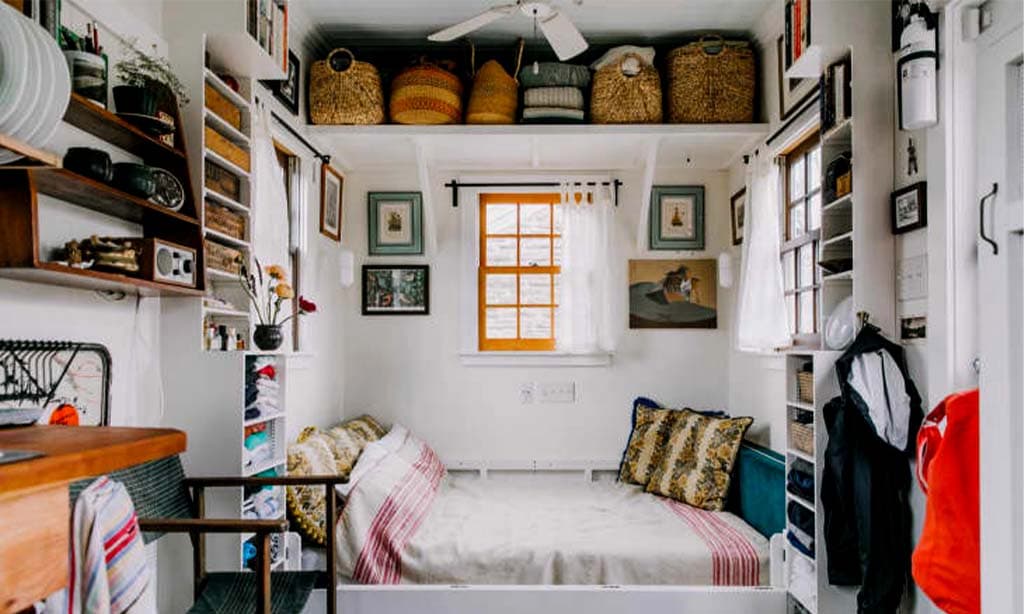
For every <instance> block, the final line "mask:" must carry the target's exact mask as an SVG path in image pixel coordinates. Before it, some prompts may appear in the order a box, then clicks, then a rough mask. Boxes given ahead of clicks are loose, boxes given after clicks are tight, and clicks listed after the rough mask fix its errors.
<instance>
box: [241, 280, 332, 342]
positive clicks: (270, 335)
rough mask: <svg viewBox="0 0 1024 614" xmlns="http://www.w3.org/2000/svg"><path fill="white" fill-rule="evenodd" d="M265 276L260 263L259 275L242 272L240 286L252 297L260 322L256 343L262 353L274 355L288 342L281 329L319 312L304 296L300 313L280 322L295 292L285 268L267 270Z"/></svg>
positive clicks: (300, 303) (255, 337)
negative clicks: (286, 303) (290, 321)
mask: <svg viewBox="0 0 1024 614" xmlns="http://www.w3.org/2000/svg"><path fill="white" fill-rule="evenodd" d="M263 273H264V272H263V267H262V266H260V261H259V260H256V273H255V274H252V273H249V271H248V269H247V267H245V266H244V265H243V266H242V268H241V269H240V272H239V283H240V284H241V285H242V289H243V290H245V293H246V295H247V296H248V297H249V301H250V302H251V303H252V306H253V308H254V309H255V310H256V318H257V319H258V320H259V324H257V325H256V330H255V332H254V333H253V336H252V340H253V343H255V344H256V347H258V348H259V349H261V350H265V351H272V350H276V349H277V348H279V347H281V343H282V342H283V341H284V335H283V334H282V333H281V326H282V325H283V324H284V323H285V322H287V321H288V320H291V319H292V318H294V317H296V316H303V315H306V314H307V313H313V312H315V311H316V303H314V302H313V301H310V300H307V299H306V298H305V297H302V296H300V297H299V298H298V309H297V310H295V311H294V312H293V313H292V314H291V315H289V316H288V317H286V318H284V319H282V320H278V318H280V316H281V313H282V311H281V307H282V306H283V305H284V304H285V301H290V300H292V299H294V298H295V290H294V289H293V288H292V287H291V285H290V284H289V283H288V282H287V281H285V272H284V267H282V266H281V265H278V264H273V265H270V266H268V267H267V269H266V276H264V274H263Z"/></svg>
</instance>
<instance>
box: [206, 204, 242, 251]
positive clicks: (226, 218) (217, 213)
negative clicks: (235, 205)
mask: <svg viewBox="0 0 1024 614" xmlns="http://www.w3.org/2000/svg"><path fill="white" fill-rule="evenodd" d="M204 213H205V215H204V221H205V223H206V227H207V228H210V229H212V230H216V231H217V232H220V233H223V234H225V235H227V236H229V237H232V238H235V239H238V240H239V241H245V217H244V216H242V215H239V214H237V213H235V212H234V211H232V210H231V209H228V208H227V207H222V206H220V205H218V204H216V203H214V202H211V201H210V200H207V201H206V211H205V212H204Z"/></svg>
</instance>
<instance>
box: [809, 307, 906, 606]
mask: <svg viewBox="0 0 1024 614" xmlns="http://www.w3.org/2000/svg"><path fill="white" fill-rule="evenodd" d="M836 374H837V376H838V378H839V387H840V391H841V396H839V397H836V398H834V399H832V400H831V401H829V402H828V403H827V404H826V405H825V408H824V419H825V426H826V429H827V430H828V447H827V448H826V450H825V466H824V471H823V473H822V483H821V500H822V505H823V506H824V509H825V518H824V526H825V548H826V551H827V552H828V577H829V583H830V584H835V585H845V586H857V585H860V586H861V589H860V592H859V593H858V594H857V611H858V612H859V613H860V614H876V613H877V614H892V613H895V612H896V611H897V609H898V608H899V606H900V601H901V600H902V598H903V593H904V590H905V589H906V587H907V585H908V582H909V579H910V555H911V530H912V529H911V517H910V502H909V489H910V484H911V475H910V464H909V460H910V457H911V455H912V454H913V450H914V443H915V441H916V438H917V429H918V427H919V426H920V424H921V418H922V414H921V397H920V395H919V394H918V393H917V389H916V388H915V387H914V383H913V382H912V381H911V380H910V377H909V375H908V374H907V366H906V361H905V359H904V357H903V348H901V347H900V346H898V345H896V344H894V343H892V342H890V341H888V340H887V339H885V337H883V336H882V335H881V333H880V332H879V331H878V329H877V328H875V327H873V326H865V327H864V328H863V329H862V330H861V332H860V334H858V335H857V338H856V339H855V340H854V342H853V344H852V345H851V346H850V347H849V349H847V350H846V352H845V353H844V354H843V355H842V356H841V357H840V358H839V360H837V361H836Z"/></svg>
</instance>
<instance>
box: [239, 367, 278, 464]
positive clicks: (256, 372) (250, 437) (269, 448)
mask: <svg viewBox="0 0 1024 614" xmlns="http://www.w3.org/2000/svg"><path fill="white" fill-rule="evenodd" d="M279 413H281V384H280V382H278V381H277V367H276V363H275V362H274V359H273V358H269V357H260V358H257V359H256V360H253V361H251V362H249V370H248V373H246V377H245V419H246V420H256V419H259V418H270V417H273V416H276V415H277V414H279ZM243 443H244V447H245V458H244V461H245V468H246V469H249V468H252V467H255V466H257V465H261V464H263V463H266V462H268V461H270V460H271V459H272V458H273V455H274V450H273V441H271V438H270V436H269V433H268V432H267V424H266V423H265V422H260V423H258V424H253V425H250V426H248V427H246V429H245V439H244V441H243Z"/></svg>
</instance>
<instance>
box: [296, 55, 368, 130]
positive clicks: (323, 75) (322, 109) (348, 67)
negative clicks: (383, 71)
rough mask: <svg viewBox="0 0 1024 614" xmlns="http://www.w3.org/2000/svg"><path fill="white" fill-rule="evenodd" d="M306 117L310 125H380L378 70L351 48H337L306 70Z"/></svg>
mask: <svg viewBox="0 0 1024 614" xmlns="http://www.w3.org/2000/svg"><path fill="white" fill-rule="evenodd" d="M309 119H310V121H311V122H313V123H314V124H331V125H338V124H359V125H366V124H382V123H384V93H383V90H382V87H381V83H380V73H378V72H377V69H376V67H374V66H373V65H372V64H368V63H367V62H359V61H356V58H355V56H354V55H353V54H352V52H351V51H349V50H348V49H344V48H338V49H335V50H334V51H332V52H331V53H330V54H328V56H327V59H325V60H320V61H318V62H314V63H313V66H312V68H310V71H309Z"/></svg>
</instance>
